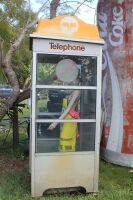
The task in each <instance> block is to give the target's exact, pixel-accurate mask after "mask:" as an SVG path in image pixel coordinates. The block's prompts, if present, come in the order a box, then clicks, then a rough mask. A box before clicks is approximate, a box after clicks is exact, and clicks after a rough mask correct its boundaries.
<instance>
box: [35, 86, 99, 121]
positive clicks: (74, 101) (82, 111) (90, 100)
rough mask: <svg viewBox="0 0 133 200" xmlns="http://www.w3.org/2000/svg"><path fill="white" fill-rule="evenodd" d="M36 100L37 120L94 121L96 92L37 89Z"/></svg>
mask: <svg viewBox="0 0 133 200" xmlns="http://www.w3.org/2000/svg"><path fill="white" fill-rule="evenodd" d="M36 100H37V109H36V118H37V119H58V118H59V117H61V119H69V120H70V119H96V90H68V89H63V90H62V89H37V97H36ZM68 109H69V111H68ZM65 113H66V114H65ZM68 113H69V116H68V115H67V114H68ZM64 114H65V115H64ZM63 115H64V116H63Z"/></svg>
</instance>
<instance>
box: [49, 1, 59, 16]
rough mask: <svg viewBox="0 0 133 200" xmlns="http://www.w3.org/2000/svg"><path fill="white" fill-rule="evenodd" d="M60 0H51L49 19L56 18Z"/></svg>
mask: <svg viewBox="0 0 133 200" xmlns="http://www.w3.org/2000/svg"><path fill="white" fill-rule="evenodd" d="M59 3H60V0H53V1H52V2H51V4H50V19H52V18H54V17H56V14H57V8H58V6H59Z"/></svg>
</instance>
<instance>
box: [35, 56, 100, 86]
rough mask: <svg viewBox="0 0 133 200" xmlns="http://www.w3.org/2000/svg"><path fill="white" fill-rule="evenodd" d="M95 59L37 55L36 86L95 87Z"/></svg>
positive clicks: (89, 57) (90, 57)
mask: <svg viewBox="0 0 133 200" xmlns="http://www.w3.org/2000/svg"><path fill="white" fill-rule="evenodd" d="M96 74H97V57H92V56H71V55H67V56H66V55H51V54H50V55H45V54H37V84H38V85H41V84H42V85H43V84H45V85H82V86H96V82H97V75H96Z"/></svg>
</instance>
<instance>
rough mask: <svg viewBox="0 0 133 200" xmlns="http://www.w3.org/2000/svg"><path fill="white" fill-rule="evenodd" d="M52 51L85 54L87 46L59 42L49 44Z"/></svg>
mask: <svg viewBox="0 0 133 200" xmlns="http://www.w3.org/2000/svg"><path fill="white" fill-rule="evenodd" d="M49 45H50V50H57V51H63V52H65V51H72V52H84V51H85V46H84V45H75V44H69V43H66V44H62V43H59V42H49Z"/></svg>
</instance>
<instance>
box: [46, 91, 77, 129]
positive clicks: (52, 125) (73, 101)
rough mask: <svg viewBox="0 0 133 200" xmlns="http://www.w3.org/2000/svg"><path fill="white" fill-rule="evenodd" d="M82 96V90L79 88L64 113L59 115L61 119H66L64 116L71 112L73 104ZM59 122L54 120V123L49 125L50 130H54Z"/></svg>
mask: <svg viewBox="0 0 133 200" xmlns="http://www.w3.org/2000/svg"><path fill="white" fill-rule="evenodd" d="M79 96H80V91H79V90H75V91H74V92H73V93H72V97H71V99H70V102H69V104H68V107H67V109H66V110H65V111H64V112H63V113H62V115H61V116H60V117H59V119H64V117H65V116H66V115H67V114H68V113H69V111H70V110H71V109H72V108H73V105H74V103H75V101H76V99H77V98H78V97H79ZM57 124H58V122H54V123H52V124H50V126H49V127H48V130H53V129H54V128H55V127H56V126H57Z"/></svg>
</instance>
